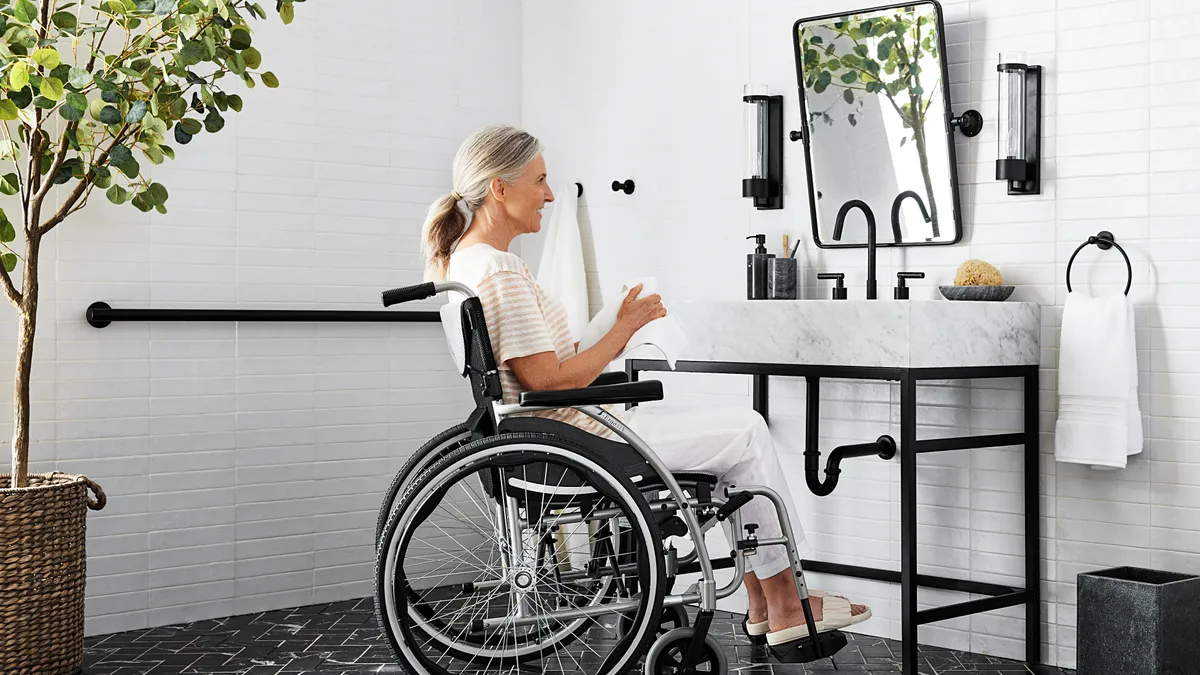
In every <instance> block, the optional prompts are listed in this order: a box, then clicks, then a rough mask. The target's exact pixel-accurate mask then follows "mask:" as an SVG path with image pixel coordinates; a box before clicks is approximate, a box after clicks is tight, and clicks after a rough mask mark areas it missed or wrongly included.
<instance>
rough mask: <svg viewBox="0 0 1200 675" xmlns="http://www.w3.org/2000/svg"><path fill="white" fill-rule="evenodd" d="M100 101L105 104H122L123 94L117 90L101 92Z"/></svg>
mask: <svg viewBox="0 0 1200 675" xmlns="http://www.w3.org/2000/svg"><path fill="white" fill-rule="evenodd" d="M100 100H101V101H104V102H105V103H120V102H121V92H119V91H117V90H115V89H114V90H112V91H102V92H100Z"/></svg>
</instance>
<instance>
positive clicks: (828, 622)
mask: <svg viewBox="0 0 1200 675" xmlns="http://www.w3.org/2000/svg"><path fill="white" fill-rule="evenodd" d="M809 595H812V592H811V591H810V592H809ZM816 597H820V598H821V602H822V605H823V611H822V619H821V620H820V621H817V622H816V626H815V627H816V629H817V632H818V633H828V632H829V631H832V630H837V629H839V628H845V627H846V626H849V625H850V622H851V618H852V617H851V616H850V601H849V600H846V599H845V598H838V597H835V596H832V595H825V596H823V597H822V596H816ZM806 637H808V625H807V623H802V624H800V625H799V626H792V627H791V628H784V629H783V630H777V631H772V632H770V633H767V644H769V645H771V646H776V645H781V644H785V643H788V642H795V641H797V640H803V639H804V638H806Z"/></svg>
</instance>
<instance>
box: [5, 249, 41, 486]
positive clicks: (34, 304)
mask: <svg viewBox="0 0 1200 675" xmlns="http://www.w3.org/2000/svg"><path fill="white" fill-rule="evenodd" d="M27 236H28V237H29V240H28V243H27V246H26V248H25V268H24V273H23V283H22V286H23V295H22V299H21V308H20V318H19V320H18V322H17V368H16V377H15V382H14V385H15V387H14V391H13V436H12V451H13V459H12V481H11V483H10V485H11V486H12V487H25V486H26V484H27V482H28V479H29V466H28V465H29V374H30V371H31V370H32V368H33V336H34V331H35V330H36V329H37V308H38V280H37V266H38V249H39V248H40V246H41V241H40V240H41V235H39V234H37V233H36V232H33V233H28V235H27Z"/></svg>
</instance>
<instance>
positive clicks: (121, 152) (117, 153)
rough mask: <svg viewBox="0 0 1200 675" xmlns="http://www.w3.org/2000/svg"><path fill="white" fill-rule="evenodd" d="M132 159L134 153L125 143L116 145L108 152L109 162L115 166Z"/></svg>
mask: <svg viewBox="0 0 1200 675" xmlns="http://www.w3.org/2000/svg"><path fill="white" fill-rule="evenodd" d="M131 159H133V153H132V152H131V151H130V150H129V148H127V147H125V146H124V145H114V146H113V148H112V150H109V152H108V163H109V164H112V165H113V166H121V165H122V164H124V163H126V162H128V161H129V160H131Z"/></svg>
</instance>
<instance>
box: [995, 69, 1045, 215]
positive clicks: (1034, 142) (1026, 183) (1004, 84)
mask: <svg viewBox="0 0 1200 675" xmlns="http://www.w3.org/2000/svg"><path fill="white" fill-rule="evenodd" d="M1024 61H1025V54H1024V53H1020V52H1018V53H1015V54H1001V55H1000V64H999V65H998V66H996V70H997V71H998V72H999V73H1000V76H999V82H1000V84H999V87H1000V90H999V113H1000V114H999V115H998V117H997V131H998V132H999V133H998V135H997V138H998V142H999V148H998V153H997V159H996V180H1003V181H1008V194H1010V195H1036V194H1041V192H1042V172H1041V162H1042V157H1041V155H1042V67H1041V66H1030V65H1026V64H1025V63H1024Z"/></svg>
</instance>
